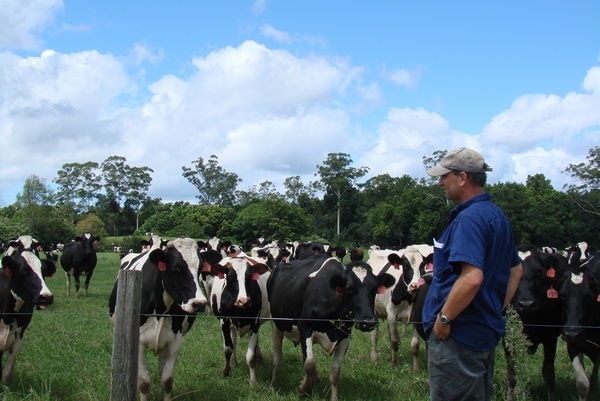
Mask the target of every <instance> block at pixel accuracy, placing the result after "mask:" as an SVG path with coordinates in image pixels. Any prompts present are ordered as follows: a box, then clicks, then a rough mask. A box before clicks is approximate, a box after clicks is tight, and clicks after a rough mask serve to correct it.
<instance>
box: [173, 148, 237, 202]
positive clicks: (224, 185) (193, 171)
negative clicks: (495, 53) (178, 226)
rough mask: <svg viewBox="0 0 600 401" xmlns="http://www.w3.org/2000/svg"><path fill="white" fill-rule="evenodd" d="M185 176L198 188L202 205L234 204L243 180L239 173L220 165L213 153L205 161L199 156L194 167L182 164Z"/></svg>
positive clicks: (193, 164)
mask: <svg viewBox="0 0 600 401" xmlns="http://www.w3.org/2000/svg"><path fill="white" fill-rule="evenodd" d="M181 169H182V170H183V174H182V175H183V177H185V178H186V179H187V180H188V181H189V182H190V183H191V184H192V185H194V186H195V187H196V189H198V195H196V198H198V200H199V201H200V204H201V205H218V206H232V205H234V204H235V201H236V189H237V185H238V183H240V182H242V180H241V178H239V177H238V175H237V174H235V173H231V172H228V171H226V170H225V169H224V168H223V167H221V166H220V165H219V158H218V157H217V156H215V155H211V156H210V158H209V159H208V160H207V161H206V162H205V161H204V159H203V158H202V157H198V158H197V159H196V160H194V161H193V162H192V167H191V168H190V167H186V166H182V167H181Z"/></svg>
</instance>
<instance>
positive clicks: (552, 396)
mask: <svg viewBox="0 0 600 401" xmlns="http://www.w3.org/2000/svg"><path fill="white" fill-rule="evenodd" d="M556 342H557V337H552V338H551V339H550V340H549V341H548V342H545V343H544V361H543V362H542V377H543V378H544V382H545V383H546V390H547V392H548V401H555V400H556V375H555V373H554V360H555V359H556Z"/></svg>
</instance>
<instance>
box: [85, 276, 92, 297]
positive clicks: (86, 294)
mask: <svg viewBox="0 0 600 401" xmlns="http://www.w3.org/2000/svg"><path fill="white" fill-rule="evenodd" d="M93 273H94V272H93V271H91V272H89V273H88V274H86V276H85V283H84V284H83V289H84V293H83V295H84V296H86V297H87V296H88V288H89V286H90V280H91V279H92V274H93Z"/></svg>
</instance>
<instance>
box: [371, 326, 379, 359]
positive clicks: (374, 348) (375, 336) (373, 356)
mask: <svg viewBox="0 0 600 401" xmlns="http://www.w3.org/2000/svg"><path fill="white" fill-rule="evenodd" d="M378 340H379V328H378V326H375V328H374V329H373V331H371V361H372V362H377V359H378V358H377V342H378Z"/></svg>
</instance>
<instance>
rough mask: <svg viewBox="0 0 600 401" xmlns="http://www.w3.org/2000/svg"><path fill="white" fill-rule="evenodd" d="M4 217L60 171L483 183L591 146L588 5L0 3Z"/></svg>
mask: <svg viewBox="0 0 600 401" xmlns="http://www.w3.org/2000/svg"><path fill="white" fill-rule="evenodd" d="M0 5H1V7H0V136H1V137H2V139H4V141H5V143H6V144H7V145H6V146H5V152H4V153H3V154H4V156H3V168H2V169H0V206H2V205H7V204H10V203H12V202H14V198H15V194H16V193H17V192H19V191H21V190H22V187H23V182H24V180H25V179H26V178H27V177H28V176H30V175H33V174H35V175H37V176H39V177H41V178H43V179H44V180H46V182H47V183H48V184H51V183H52V179H53V178H54V177H55V175H56V172H57V171H58V170H59V169H60V168H61V166H62V165H63V164H65V163H72V162H81V163H83V162H86V161H96V162H99V163H100V162H102V161H103V160H104V159H105V158H107V157H108V156H111V155H120V156H124V157H125V158H126V159H127V162H128V163H129V164H130V165H132V166H148V167H151V168H152V169H153V170H154V172H155V173H154V174H153V185H152V187H151V189H150V194H149V195H151V196H153V197H160V198H162V199H163V200H164V201H176V200H187V201H191V202H194V199H195V198H194V196H195V188H194V187H193V186H192V185H191V184H189V183H188V182H187V181H186V180H185V179H184V178H183V177H182V176H181V172H182V170H181V167H182V166H191V165H192V162H193V161H194V160H195V159H197V158H198V157H203V158H204V159H205V160H206V159H208V158H209V157H210V155H212V154H215V155H217V156H218V157H219V162H220V164H221V165H222V166H223V167H224V168H225V169H226V170H228V171H231V172H234V173H236V174H238V175H239V176H240V177H241V178H242V179H243V181H242V183H241V185H240V189H247V188H249V187H251V186H253V185H257V184H259V183H260V182H263V181H265V180H269V181H272V182H273V183H274V184H275V185H276V186H278V188H280V186H281V183H282V182H283V180H284V179H285V178H286V177H290V176H295V175H299V176H301V177H302V178H303V180H304V181H305V182H306V183H307V182H308V181H309V180H313V179H314V176H313V173H314V172H315V171H316V165H317V164H320V163H321V162H322V161H323V160H325V159H326V157H327V154H328V153H330V152H345V153H348V154H350V155H351V157H352V159H353V160H354V163H355V165H356V166H368V167H369V168H370V173H369V176H374V175H377V174H383V173H388V174H391V175H394V176H400V175H403V174H408V175H410V176H412V177H415V178H418V177H422V176H424V170H423V165H422V162H421V159H422V157H423V156H430V155H431V154H432V153H433V152H434V151H435V150H439V149H445V150H451V149H454V148H456V147H459V146H469V147H473V148H475V149H477V150H479V151H480V152H481V153H482V154H483V155H484V157H485V158H486V161H487V162H488V163H489V164H490V165H492V167H493V168H494V171H493V172H491V173H490V174H489V181H490V182H508V181H510V182H513V181H514V182H525V180H526V178H527V176H528V175H533V174H537V173H543V174H544V175H545V176H546V177H547V178H548V179H550V180H551V182H552V184H553V185H554V186H555V187H556V188H557V189H561V188H562V186H563V185H564V184H565V183H568V182H570V177H569V176H568V175H566V174H564V173H562V171H563V170H564V169H565V167H566V166H568V165H569V164H570V163H579V162H582V161H585V157H586V155H587V153H588V150H589V149H590V148H591V147H593V146H598V145H599V144H600V23H598V18H599V17H600V3H598V2H596V1H591V0H590V1H572V2H558V1H545V2H520V1H504V2H481V1H461V2H443V1H423V2H416V1H410V2H408V1H369V2H365V1H352V2H348V1H297V2H291V1H268V0H263V1H221V2H208V1H191V0H187V1H186V0H182V1H176V2H169V3H167V2H161V1H127V2H121V1H112V0H104V1H68V0H67V1H57V0H31V1H28V2H22V1H20V0H0Z"/></svg>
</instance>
